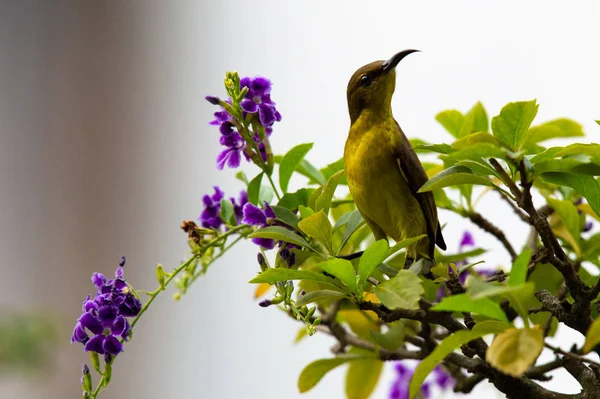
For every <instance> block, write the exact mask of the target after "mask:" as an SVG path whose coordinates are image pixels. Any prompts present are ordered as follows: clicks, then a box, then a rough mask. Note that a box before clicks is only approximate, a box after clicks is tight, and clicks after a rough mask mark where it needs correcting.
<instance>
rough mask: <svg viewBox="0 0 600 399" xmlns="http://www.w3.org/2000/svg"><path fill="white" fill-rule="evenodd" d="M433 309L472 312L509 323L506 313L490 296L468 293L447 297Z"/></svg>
mask: <svg viewBox="0 0 600 399" xmlns="http://www.w3.org/2000/svg"><path fill="white" fill-rule="evenodd" d="M431 310H438V311H449V312H472V313H477V314H480V315H483V316H487V317H490V318H492V319H496V320H500V321H503V322H505V323H508V319H507V318H506V314H505V313H504V311H503V310H502V309H501V308H500V305H498V304H497V303H496V302H494V301H492V300H491V299H488V298H480V299H472V298H471V297H470V296H468V295H467V294H457V295H452V296H449V297H445V298H443V299H442V301H441V302H440V303H438V304H436V305H434V306H433V307H432V308H431Z"/></svg>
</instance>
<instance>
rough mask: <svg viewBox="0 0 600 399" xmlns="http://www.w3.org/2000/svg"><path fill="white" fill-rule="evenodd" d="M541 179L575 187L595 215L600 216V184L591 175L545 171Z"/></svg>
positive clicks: (558, 184)
mask: <svg viewBox="0 0 600 399" xmlns="http://www.w3.org/2000/svg"><path fill="white" fill-rule="evenodd" d="M542 179H543V180H544V181H545V182H547V183H551V184H556V185H557V186H566V187H571V188H573V189H575V190H576V191H577V192H578V193H579V194H581V195H582V196H584V197H585V199H586V200H587V201H588V203H589V204H590V206H591V207H592V209H593V210H594V212H595V213H596V215H597V216H600V184H599V183H598V181H597V180H596V179H594V178H593V177H591V176H586V175H580V174H569V173H545V174H544V175H543V176H542Z"/></svg>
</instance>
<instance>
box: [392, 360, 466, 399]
mask: <svg viewBox="0 0 600 399" xmlns="http://www.w3.org/2000/svg"><path fill="white" fill-rule="evenodd" d="M395 369H396V380H395V381H394V382H393V384H392V388H391V389H390V399H408V393H409V389H408V386H409V384H410V379H411V378H412V376H413V374H414V372H415V370H414V369H411V368H409V367H407V366H406V365H405V364H403V363H402V362H397V363H396V364H395ZM453 384H454V378H452V376H451V375H450V374H448V373H447V372H446V371H445V370H444V369H443V368H442V367H440V366H437V367H436V368H434V369H433V381H425V382H424V383H423V385H421V391H420V394H421V396H422V398H423V399H429V398H430V397H431V388H432V385H434V386H437V387H439V388H440V389H441V390H446V389H448V388H451V387H452V385H453Z"/></svg>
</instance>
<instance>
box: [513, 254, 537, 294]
mask: <svg viewBox="0 0 600 399" xmlns="http://www.w3.org/2000/svg"><path fill="white" fill-rule="evenodd" d="M531 253H532V251H531V250H530V249H526V250H525V251H523V252H522V253H521V254H520V255H519V256H518V257H517V259H515V262H514V263H513V266H512V268H511V269H510V276H509V277H508V285H509V287H519V286H521V285H523V284H525V281H526V280H527V267H528V266H529V260H530V259H531Z"/></svg>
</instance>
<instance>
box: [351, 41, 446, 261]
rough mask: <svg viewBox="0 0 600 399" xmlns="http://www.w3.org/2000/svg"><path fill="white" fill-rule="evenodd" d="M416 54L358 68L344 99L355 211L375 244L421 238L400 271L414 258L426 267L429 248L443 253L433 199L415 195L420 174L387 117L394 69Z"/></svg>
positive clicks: (401, 134) (424, 176) (397, 127)
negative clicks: (439, 249) (348, 116)
mask: <svg viewBox="0 0 600 399" xmlns="http://www.w3.org/2000/svg"><path fill="white" fill-rule="evenodd" d="M416 51H418V50H404V51H401V52H399V53H397V54H395V55H394V56H393V57H392V58H390V59H389V60H387V61H375V62H372V63H370V64H367V65H365V66H363V67H361V68H359V69H358V70H357V71H356V72H354V75H352V78H351V79H350V82H349V83H348V89H347V93H346V94H347V97H348V111H349V113H350V123H351V126H350V132H349V134H348V139H347V140H346V146H345V148H344V166H345V169H346V177H347V179H348V188H349V189H350V194H352V197H353V198H354V202H355V203H356V207H357V208H358V210H359V212H360V213H361V214H362V216H363V218H364V220H365V221H366V223H367V224H368V225H369V227H370V228H371V230H372V231H373V234H374V236H375V239H376V240H379V239H382V238H387V237H391V238H393V239H394V240H395V241H401V240H404V239H407V238H411V237H416V236H419V235H421V234H427V237H425V238H423V239H422V240H420V241H418V242H417V243H416V244H413V245H412V246H409V247H408V248H407V254H406V262H405V264H404V267H405V268H408V267H410V265H411V264H412V262H414V260H415V259H417V258H419V259H420V258H424V259H426V260H428V261H429V262H428V264H429V266H431V264H432V263H433V262H434V247H435V245H436V244H437V246H438V247H440V248H441V249H443V250H445V249H446V243H445V242H444V237H443V236H442V231H441V228H440V223H439V221H438V215H437V208H436V205H435V199H434V198H433V194H432V193H431V192H426V193H418V192H417V191H418V190H419V188H420V187H421V186H422V185H423V184H425V183H426V182H427V174H426V173H425V169H423V165H422V164H421V161H419V158H418V157H417V154H416V153H415V151H414V150H413V148H412V146H411V144H410V142H409V141H408V139H407V138H406V136H405V135H404V132H402V129H401V128H400V125H399V124H398V122H396V120H395V119H394V116H393V115H392V94H393V93H394V90H395V88H396V70H395V68H396V65H398V63H399V62H400V61H401V60H402V59H403V58H404V57H406V56H407V55H409V54H411V53H414V52H416ZM424 272H426V270H424Z"/></svg>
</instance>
